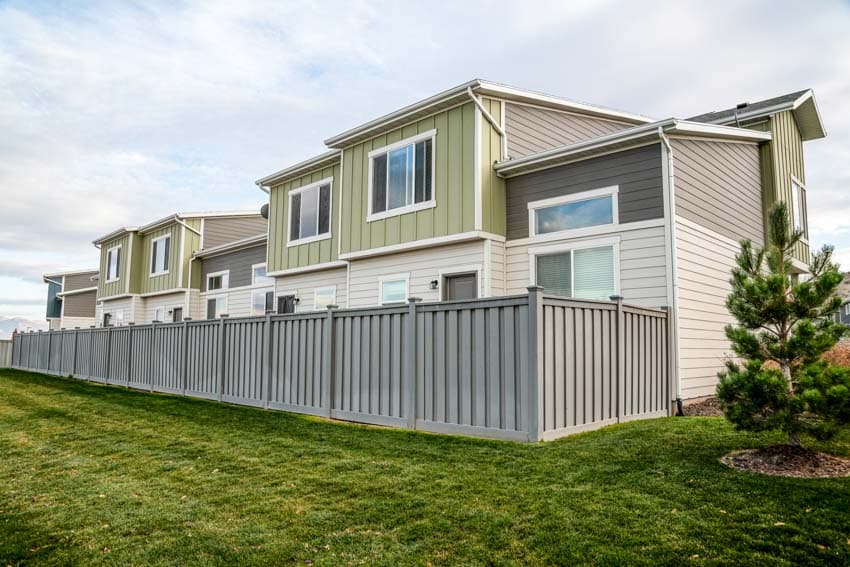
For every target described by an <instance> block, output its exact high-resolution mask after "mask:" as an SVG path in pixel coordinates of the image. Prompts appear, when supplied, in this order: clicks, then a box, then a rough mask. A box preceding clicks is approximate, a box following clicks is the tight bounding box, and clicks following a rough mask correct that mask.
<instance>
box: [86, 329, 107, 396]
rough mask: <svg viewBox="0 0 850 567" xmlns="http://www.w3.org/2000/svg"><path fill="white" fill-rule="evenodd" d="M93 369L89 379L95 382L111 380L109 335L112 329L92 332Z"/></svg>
mask: <svg viewBox="0 0 850 567" xmlns="http://www.w3.org/2000/svg"><path fill="white" fill-rule="evenodd" d="M91 333H92V335H91V353H90V354H91V368H90V371H91V372H90V375H89V378H90V379H91V380H94V381H95V382H104V383H105V382H107V381H108V379H109V333H110V329H108V328H106V329H92V331H91Z"/></svg>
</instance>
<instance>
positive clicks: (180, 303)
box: [136, 291, 186, 325]
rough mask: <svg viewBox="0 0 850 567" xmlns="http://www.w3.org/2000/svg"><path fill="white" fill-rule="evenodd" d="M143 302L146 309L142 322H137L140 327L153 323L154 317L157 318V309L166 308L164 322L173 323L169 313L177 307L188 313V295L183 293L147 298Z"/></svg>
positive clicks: (143, 311) (143, 310) (143, 309)
mask: <svg viewBox="0 0 850 567" xmlns="http://www.w3.org/2000/svg"><path fill="white" fill-rule="evenodd" d="M141 301H143V302H144V307H143V308H142V310H141V313H142V318H141V320H139V321H136V323H137V324H139V325H147V324H148V323H152V322H153V320H154V317H156V309H157V308H158V307H165V319H164V321H163V322H169V321H171V316H170V314H169V313H168V311H169V310H170V309H174V308H175V307H181V308H182V309H183V313H186V293H185V292H182V291H180V292H177V293H167V294H165V295H154V296H152V297H145V298H143V299H142V300H141Z"/></svg>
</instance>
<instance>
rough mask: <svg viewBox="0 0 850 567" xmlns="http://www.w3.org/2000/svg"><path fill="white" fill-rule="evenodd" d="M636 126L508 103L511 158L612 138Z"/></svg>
mask: <svg viewBox="0 0 850 567" xmlns="http://www.w3.org/2000/svg"><path fill="white" fill-rule="evenodd" d="M632 126H633V124H628V123H622V122H617V121H614V120H606V119H604V118H596V117H593V116H585V115H582V114H575V113H572V112H564V111H560V110H553V109H548V108H540V107H536V106H528V105H524V104H517V103H513V102H507V103H506V107H505V129H506V130H507V133H508V156H510V157H512V158H518V157H523V156H527V155H530V154H534V153H537V152H542V151H543V150H548V149H551V148H555V147H558V146H566V145H569V144H574V143H576V142H580V141H582V140H589V139H591V138H598V137H599V136H604V135H606V134H612V133H614V132H618V131H620V130H623V129H625V128H630V127H632Z"/></svg>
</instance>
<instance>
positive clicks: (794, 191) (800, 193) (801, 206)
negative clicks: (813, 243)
mask: <svg viewBox="0 0 850 567" xmlns="http://www.w3.org/2000/svg"><path fill="white" fill-rule="evenodd" d="M791 217H792V220H793V222H794V228H795V229H796V230H802V231H803V238H804V239H805V238H808V236H809V227H808V223H807V222H806V186H805V185H803V182H802V181H800V180H799V179H797V178H796V177H794V176H792V177H791Z"/></svg>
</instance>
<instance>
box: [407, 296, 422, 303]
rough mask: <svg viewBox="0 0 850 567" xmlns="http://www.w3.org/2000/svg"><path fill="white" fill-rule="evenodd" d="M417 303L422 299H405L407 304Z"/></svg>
mask: <svg viewBox="0 0 850 567" xmlns="http://www.w3.org/2000/svg"><path fill="white" fill-rule="evenodd" d="M418 301H422V298H421V297H408V298H407V302H408V303H416V302H418Z"/></svg>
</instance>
